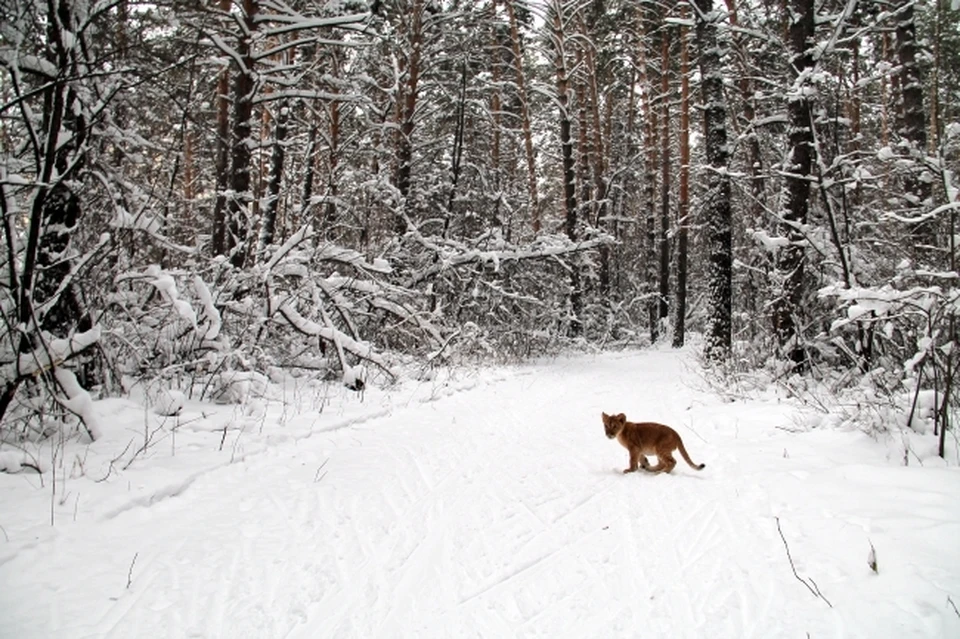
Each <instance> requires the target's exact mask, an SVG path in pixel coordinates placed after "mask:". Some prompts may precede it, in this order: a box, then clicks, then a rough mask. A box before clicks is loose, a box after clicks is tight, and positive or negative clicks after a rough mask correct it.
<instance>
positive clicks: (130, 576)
mask: <svg viewBox="0 0 960 639" xmlns="http://www.w3.org/2000/svg"><path fill="white" fill-rule="evenodd" d="M139 556H140V553H139V552H135V553H133V561H131V562H130V569H129V570H128V571H127V590H130V584H132V583H133V565H134V564H135V563H137V557H139Z"/></svg>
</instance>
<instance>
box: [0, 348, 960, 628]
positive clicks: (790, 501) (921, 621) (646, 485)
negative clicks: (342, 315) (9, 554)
mask: <svg viewBox="0 0 960 639" xmlns="http://www.w3.org/2000/svg"><path fill="white" fill-rule="evenodd" d="M689 364H690V360H688V359H686V358H685V357H684V356H683V355H680V354H677V353H674V352H669V351H651V352H646V353H631V354H606V355H602V356H596V357H579V358H570V359H562V360H559V361H555V362H551V363H547V364H542V365H536V366H529V367H523V368H520V369H514V370H512V371H511V372H510V373H509V374H506V375H505V376H504V377H502V378H501V379H500V380H499V381H495V382H492V383H488V384H485V385H481V386H479V387H477V388H474V389H472V390H467V391H462V392H456V393H451V394H446V395H443V396H439V397H437V398H436V399H435V400H434V401H427V402H419V401H408V402H404V401H402V400H400V399H398V401H397V402H396V403H395V406H394V409H393V410H391V411H390V412H389V414H387V415H385V416H383V417H379V418H376V419H372V420H369V421H366V422H363V423H359V424H357V425H354V426H352V427H350V428H344V429H341V430H337V431H334V432H329V433H321V434H319V435H316V436H313V437H309V438H307V439H302V440H298V441H290V442H287V443H284V444H281V445H278V446H276V447H273V448H270V449H268V450H267V451H265V452H263V453H260V454H256V455H252V456H250V457H248V458H246V459H245V460H244V461H243V462H240V463H236V464H232V465H228V466H225V467H222V468H219V469H217V470H216V471H214V472H211V473H208V474H205V475H203V476H201V477H199V478H198V479H196V480H195V481H194V482H193V483H192V484H191V485H190V486H189V488H187V489H186V490H184V491H183V492H182V493H181V494H179V495H177V496H175V497H172V498H169V499H165V500H163V501H159V502H156V503H153V504H151V505H149V506H144V507H137V508H132V509H129V510H127V511H123V512H120V513H118V514H117V515H116V516H115V517H113V518H111V519H108V520H106V521H102V522H99V524H98V526H97V527H96V530H95V531H94V530H90V534H84V528H83V527H82V526H80V525H78V526H76V527H75V528H74V529H72V530H70V532H69V533H68V534H64V535H62V536H59V537H57V538H56V539H55V540H54V543H53V544H51V545H41V546H37V547H36V548H31V549H28V550H26V551H24V552H22V553H21V554H20V555H19V556H18V557H16V558H15V559H14V560H12V561H10V562H8V563H7V564H5V565H3V566H0V578H2V579H3V583H4V587H5V588H7V589H8V590H7V593H9V594H8V595H4V599H5V600H6V605H8V606H10V609H11V610H13V611H16V613H17V615H19V616H16V615H14V616H12V617H8V618H7V622H10V623H13V624H14V626H15V629H16V631H17V632H18V634H11V635H9V636H16V637H30V636H37V637H40V636H61V637H88V636H89V637H118V638H119V637H124V638H126V637H148V636H149V637H171V638H173V637H177V638H179V637H210V638H213V637H225V638H226V637H231V638H233V637H251V638H252V637H289V638H291V639H310V638H315V637H364V638H367V637H428V636H437V637H498V638H499V637H595V636H596V637H600V636H604V637H627V636H639V634H641V633H642V634H648V633H654V634H662V635H669V636H671V637H674V638H678V637H691V638H693V637H704V636H714V637H730V638H747V637H777V636H784V635H787V636H804V635H803V632H806V633H809V636H811V637H827V636H844V637H861V636H862V637H873V636H882V634H883V632H882V631H886V632H889V631H890V630H889V629H890V627H891V626H890V624H891V623H895V624H897V625H895V627H896V628H897V630H898V632H897V635H896V636H900V637H909V636H917V637H921V636H940V635H939V634H937V633H936V632H934V633H933V634H931V633H930V630H931V629H934V630H936V629H942V628H943V627H944V626H943V624H949V623H951V621H950V617H949V616H948V615H945V614H941V613H940V612H937V613H936V614H934V613H932V612H931V611H930V610H929V609H927V607H925V606H923V605H921V599H922V596H921V595H918V596H917V600H916V601H915V602H912V603H911V602H909V601H907V602H901V606H900V607H889V606H887V607H886V608H884V607H883V604H882V603H881V602H882V601H883V600H884V596H885V595H884V592H883V590H882V589H879V588H878V589H877V590H876V592H871V591H870V590H869V588H871V587H874V588H875V587H876V585H875V584H872V585H871V582H870V581H869V580H870V577H872V575H869V573H868V570H867V568H866V565H865V557H866V548H867V545H866V544H867V542H866V539H867V536H866V534H865V530H866V531H867V532H871V535H872V539H873V542H874V543H882V541H883V534H884V532H887V533H889V534H891V535H893V536H896V534H898V531H899V530H900V529H901V527H906V526H907V524H906V523H905V522H899V521H898V520H895V519H894V518H888V519H887V520H885V521H884V524H883V526H885V529H884V527H880V529H878V527H877V526H876V525H874V527H873V528H872V529H870V527H869V525H865V524H863V521H865V520H866V519H867V516H866V515H863V514H862V513H861V512H859V511H858V510H857V508H858V507H862V506H863V504H862V503H861V502H862V501H863V500H862V487H861V486H860V485H859V484H858V478H859V481H863V482H864V483H868V482H867V481H866V479H865V477H867V476H869V477H870V478H871V479H870V481H871V482H872V481H875V479H876V478H875V476H874V475H873V474H872V473H873V471H874V469H878V468H883V469H884V470H885V471H886V472H887V473H889V472H891V469H890V468H887V467H882V466H880V465H878V462H877V460H876V451H875V450H871V449H869V448H868V447H863V450H861V451H860V452H859V453H851V451H850V450H835V447H834V446H833V445H832V444H830V443H829V442H833V441H834V440H823V441H821V438H820V435H819V434H817V433H815V432H814V433H808V434H806V435H797V434H791V433H787V432H785V431H783V430H778V429H776V428H774V427H775V426H777V425H780V426H789V425H791V423H792V422H791V419H793V418H794V417H793V416H794V409H793V408H791V407H790V406H789V405H787V404H779V403H777V402H776V401H763V400H754V401H753V403H752V404H751V405H749V406H747V407H745V406H744V405H743V403H742V402H724V401H721V400H720V399H718V398H717V397H716V396H715V395H713V394H711V393H709V392H707V391H706V390H703V389H702V388H699V387H702V386H705V384H704V383H703V381H702V379H701V378H700V377H699V376H698V375H697V373H696V372H695V366H688V365H689ZM601 411H606V412H625V413H626V414H627V415H628V417H629V418H630V419H633V420H638V421H639V420H656V421H662V422H665V423H669V424H672V425H673V426H674V427H675V428H676V429H677V430H678V432H680V434H681V436H682V437H683V439H684V442H685V444H686V447H687V449H688V450H689V452H690V455H691V457H692V458H693V459H694V461H696V462H698V463H699V462H705V463H706V469H704V470H703V471H700V472H697V471H695V470H693V469H691V468H690V467H689V466H687V465H686V464H685V463H683V462H682V461H681V462H680V464H679V465H678V466H677V469H676V470H675V471H674V473H673V474H671V475H665V474H664V475H650V474H646V473H636V474H633V475H627V476H625V475H623V474H621V472H620V469H622V468H623V467H625V465H626V462H627V454H626V451H625V450H624V449H623V448H622V447H621V446H620V445H619V444H618V443H617V442H615V441H609V440H607V439H606V437H604V434H603V427H602V424H601V420H600V412H601ZM823 435H831V436H833V437H838V436H839V437H847V436H849V438H852V439H851V441H854V440H857V441H859V440H858V439H857V438H859V437H860V436H859V435H856V434H849V433H847V434H839V435H838V434H837V433H824V434H823ZM825 441H826V442H828V443H827V444H825ZM788 449H789V450H788ZM857 455H859V458H857ZM865 464H866V465H868V466H865ZM893 470H894V471H896V470H897V469H893ZM878 472H879V471H878ZM943 472H944V473H948V474H947V475H945V477H947V478H948V480H949V481H948V482H946V483H947V484H948V486H947V487H945V489H944V495H945V496H944V497H943V499H944V500H947V499H952V501H950V502H949V504H951V505H952V506H956V504H957V501H956V497H955V495H956V494H957V493H956V491H955V490H953V492H952V495H954V497H952V498H951V497H949V496H948V495H949V494H950V488H949V485H952V486H953V488H954V489H955V488H956V486H957V475H956V473H952V474H950V471H949V470H946V469H944V470H943ZM831 473H842V475H841V476H842V477H843V478H844V479H845V480H848V481H846V482H838V481H835V480H836V479H837V475H831ZM821 478H822V479H821ZM949 482H952V484H949ZM858 487H860V488H861V492H857V490H856V489H857V488H858ZM890 489H891V490H896V487H895V486H893V485H892V484H891V486H890ZM847 493H849V494H847ZM828 496H829V498H828ZM944 503H947V502H944ZM837 504H839V505H837ZM952 506H951V507H952ZM938 512H939V511H938ZM778 517H779V518H780V520H781V523H782V530H783V535H784V538H783V539H781V537H780V534H779V533H778V529H777V519H776V518H778ZM958 519H960V516H958V517H957V518H955V519H952V520H951V519H947V520H944V521H940V522H939V523H940V524H942V525H944V526H952V527H954V528H956V529H957V531H958V532H960V526H958V521H957V520H958ZM874 521H875V519H874ZM865 526H866V528H865ZM785 541H786V542H787V543H788V544H789V547H790V550H791V552H792V553H793V555H792V557H793V561H794V563H795V567H796V569H797V570H798V572H799V573H800V575H802V576H806V577H813V578H814V579H815V580H816V582H817V584H818V587H819V588H821V589H822V592H823V594H824V596H825V598H818V597H816V596H813V595H812V594H811V593H810V592H809V591H808V590H807V589H806V588H805V587H804V585H803V584H801V583H800V582H799V581H798V579H797V577H796V576H794V574H793V572H792V570H791V566H790V563H789V561H788V559H787V556H786V553H785V548H784V542H785ZM841 541H843V542H847V541H849V543H848V544H847V545H844V544H841V543H840V542H841ZM861 541H862V547H863V552H862V553H860V552H859V549H860V547H861V545H858V544H860V542H861ZM131 547H136V548H139V549H140V550H139V551H138V554H137V557H136V559H135V561H133V562H132V563H131V559H132V557H131V556H128V555H127V554H122V553H120V552H118V551H117V549H119V548H131ZM849 547H854V548H857V549H858V550H857V554H856V556H853V555H852V554H851V553H850V552H848V551H847V550H846V549H847V548H849ZM884 550H885V551H886V555H885V558H886V560H887V561H891V560H895V558H896V555H895V554H894V553H893V551H892V550H887V549H886V548H885V549H884ZM947 552H948V555H947V560H946V562H944V564H943V565H944V570H943V572H942V573H941V574H937V575H926V576H925V579H924V581H923V584H925V586H926V587H928V588H933V589H934V590H936V588H941V589H943V590H944V591H948V590H949V588H951V587H958V588H960V581H958V579H960V578H958V576H957V573H956V568H957V566H960V560H958V558H957V556H956V551H947ZM949 552H953V553H954V554H953V555H950V554H949ZM51 555H52V556H51ZM908 559H909V557H907V558H906V559H904V560H903V564H904V566H905V567H906V568H909V567H910V566H911V564H910V562H909V561H908ZM46 565H49V566H50V568H47V569H46V570H48V571H49V574H48V575H45V576H44V575H41V576H40V578H37V575H33V576H32V577H31V578H30V579H29V580H28V579H26V578H25V577H23V576H24V575H26V574H28V573H29V571H31V570H32V569H33V567H34V566H46ZM906 568H905V569H906ZM55 569H56V570H60V571H62V574H74V575H76V574H85V575H88V577H89V583H92V584H104V583H114V584H115V588H114V591H113V592H111V593H103V592H100V593H97V594H98V596H94V597H92V596H90V593H89V589H87V588H85V584H84V583H69V582H64V581H63V580H61V579H58V578H57V573H56V572H55ZM128 577H129V581H130V583H129V585H127V584H126V582H127V580H128ZM864 584H866V585H864ZM931 584H939V585H937V586H934V585H931ZM864 588H866V589H867V590H866V593H867V599H866V600H863V598H862V597H863V593H864ZM954 592H955V593H956V594H960V590H954ZM939 594H940V593H939V591H937V592H935V593H934V595H936V596H939ZM934 595H930V597H929V598H930V600H933V598H934ZM858 597H859V598H858ZM828 600H829V603H828ZM38 602H49V604H48V605H45V607H44V608H43V610H42V613H43V615H41V617H42V618H43V619H44V620H45V623H46V624H47V625H46V626H44V627H40V626H37V625H32V624H35V623H36V615H35V614H34V615H33V617H32V622H31V616H30V615H29V612H30V610H31V606H34V607H36V606H37V605H44V604H40V603H38ZM831 606H833V607H831ZM34 610H35V608H34ZM11 620H12V621H11ZM891 620H893V621H891ZM18 622H19V625H18ZM2 623H4V622H0V625H2ZM798 630H801V633H800V634H797V631H798ZM911 630H912V631H913V632H911ZM878 631H879V632H880V634H879V635H878V634H877V633H878ZM0 635H3V636H8V635H4V634H3V633H2V632H0ZM944 636H946V635H944Z"/></svg>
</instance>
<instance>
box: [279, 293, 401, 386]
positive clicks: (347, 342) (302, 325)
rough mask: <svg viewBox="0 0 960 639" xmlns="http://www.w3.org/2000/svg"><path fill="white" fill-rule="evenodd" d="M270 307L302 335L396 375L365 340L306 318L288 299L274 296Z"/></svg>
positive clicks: (330, 325)
mask: <svg viewBox="0 0 960 639" xmlns="http://www.w3.org/2000/svg"><path fill="white" fill-rule="evenodd" d="M270 306H271V308H276V309H277V313H279V314H280V315H281V316H282V317H283V318H284V319H285V320H286V321H287V322H288V323H289V324H290V326H292V327H293V328H294V329H295V330H297V331H299V332H300V333H303V334H304V335H311V336H316V337H319V338H321V339H324V340H326V341H328V342H330V343H332V344H334V345H338V346H339V347H342V348H343V350H344V351H346V352H348V353H350V354H352V355H355V356H356V357H359V358H360V359H363V360H366V361H368V362H371V363H372V364H376V365H377V366H378V367H379V368H380V369H382V370H383V371H384V372H386V373H387V374H389V375H390V376H391V377H397V374H396V373H395V372H394V371H393V370H392V369H391V368H390V364H388V363H387V361H386V360H385V359H384V358H383V357H381V356H380V355H379V354H378V353H376V352H375V351H374V350H373V347H372V346H371V345H370V344H368V343H366V342H358V341H357V340H355V339H353V338H352V337H350V336H349V335H347V334H346V333H344V332H343V331H341V330H339V329H337V328H336V327H335V326H333V325H332V324H328V325H327V326H324V325H322V324H318V323H317V322H314V321H313V320H310V319H307V318H306V317H304V316H303V315H301V314H300V311H298V310H297V309H296V307H295V306H294V305H293V302H292V301H291V300H290V299H279V298H274V299H272V300H271V304H270Z"/></svg>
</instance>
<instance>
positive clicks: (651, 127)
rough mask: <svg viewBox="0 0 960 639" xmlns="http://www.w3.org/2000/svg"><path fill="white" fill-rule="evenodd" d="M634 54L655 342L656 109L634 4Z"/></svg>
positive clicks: (641, 17)
mask: <svg viewBox="0 0 960 639" xmlns="http://www.w3.org/2000/svg"><path fill="white" fill-rule="evenodd" d="M636 14H637V23H638V27H637V31H638V37H637V49H638V51H637V57H638V65H637V66H638V71H639V74H640V78H639V80H640V86H641V87H642V89H643V90H642V93H641V97H640V100H641V111H642V112H643V114H644V116H645V117H644V121H643V137H644V147H645V149H646V154H645V162H644V168H643V209H642V216H643V220H644V231H645V235H646V242H645V251H644V253H645V255H644V263H645V265H646V266H645V268H644V271H645V273H644V276H645V277H644V289H645V291H646V292H647V294H648V299H649V301H648V302H647V322H648V323H649V326H650V342H651V343H652V342H656V341H657V339H659V337H660V322H659V319H658V316H659V310H660V304H659V302H658V300H657V297H656V294H655V293H654V291H655V282H656V279H657V243H656V236H657V233H656V217H657V210H656V209H657V205H656V185H657V174H656V166H657V161H658V158H657V111H656V109H654V108H653V104H652V102H651V100H650V95H651V94H652V93H653V82H652V81H651V80H650V75H649V73H648V72H647V42H646V38H647V34H646V29H645V27H646V20H645V9H644V5H643V4H641V3H637V5H636Z"/></svg>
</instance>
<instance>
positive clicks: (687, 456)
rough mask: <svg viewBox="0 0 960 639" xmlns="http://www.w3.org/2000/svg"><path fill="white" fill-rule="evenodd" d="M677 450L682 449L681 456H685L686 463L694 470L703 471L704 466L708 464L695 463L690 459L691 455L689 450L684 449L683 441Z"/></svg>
mask: <svg viewBox="0 0 960 639" xmlns="http://www.w3.org/2000/svg"><path fill="white" fill-rule="evenodd" d="M677 448H679V449H680V454H681V455H683V459H684V461H686V462H687V463H688V464H690V467H691V468H693V469H694V470H703V468H704V466H706V464H694V463H693V460H692V459H690V455H688V454H687V449H686V448H684V447H683V440H680V445H679V446H677Z"/></svg>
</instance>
